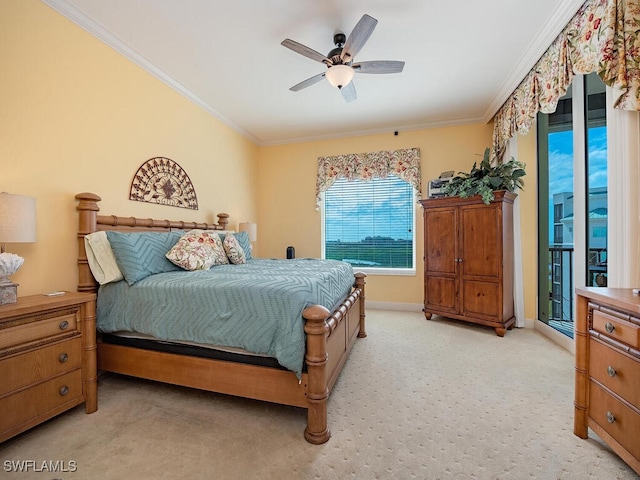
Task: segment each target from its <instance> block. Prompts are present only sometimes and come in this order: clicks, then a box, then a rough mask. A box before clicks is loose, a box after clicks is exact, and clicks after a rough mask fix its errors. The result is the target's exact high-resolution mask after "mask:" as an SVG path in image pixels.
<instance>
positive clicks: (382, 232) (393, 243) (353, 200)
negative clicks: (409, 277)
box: [323, 175, 415, 270]
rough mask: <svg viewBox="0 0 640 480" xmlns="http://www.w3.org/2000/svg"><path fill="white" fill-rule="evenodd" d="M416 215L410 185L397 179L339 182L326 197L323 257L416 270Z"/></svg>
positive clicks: (372, 265)
mask: <svg viewBox="0 0 640 480" xmlns="http://www.w3.org/2000/svg"><path fill="white" fill-rule="evenodd" d="M414 212H415V206H414V189H413V187H412V185H410V184H409V183H408V182H406V181H404V180H402V179H400V178H398V177H396V176H395V175H390V176H388V177H386V178H382V179H380V178H374V179H373V180H369V181H363V180H353V181H347V180H346V179H338V180H336V182H335V183H334V184H333V185H332V186H331V187H330V188H329V189H328V190H327V191H326V192H325V194H324V239H323V240H324V249H323V251H324V258H328V259H334V260H343V261H346V262H349V263H351V264H352V265H354V266H357V267H364V268H373V269H402V270H407V269H409V270H412V269H414V268H415V266H414V262H415V258H414V250H415V249H414V238H415V237H414V221H415V219H414Z"/></svg>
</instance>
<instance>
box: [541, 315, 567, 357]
mask: <svg viewBox="0 0 640 480" xmlns="http://www.w3.org/2000/svg"><path fill="white" fill-rule="evenodd" d="M534 328H535V330H536V332H540V333H541V334H542V335H544V336H545V337H547V338H548V339H549V340H551V341H552V342H553V343H555V344H557V345H559V346H561V347H562V348H564V349H565V350H568V351H569V352H571V353H572V354H573V355H575V354H576V344H575V342H574V341H573V339H572V338H569V337H567V336H566V335H565V334H564V333H560V332H559V331H557V330H556V329H555V328H552V327H550V326H549V325H547V324H546V323H544V322H542V321H540V320H536V321H535V327H534Z"/></svg>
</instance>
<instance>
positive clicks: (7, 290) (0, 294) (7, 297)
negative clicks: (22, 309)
mask: <svg viewBox="0 0 640 480" xmlns="http://www.w3.org/2000/svg"><path fill="white" fill-rule="evenodd" d="M17 301H18V284H17V283H13V282H12V281H10V280H8V279H7V278H0V305H5V304H8V303H16V302H17Z"/></svg>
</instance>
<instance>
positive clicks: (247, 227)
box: [238, 222, 258, 250]
mask: <svg viewBox="0 0 640 480" xmlns="http://www.w3.org/2000/svg"><path fill="white" fill-rule="evenodd" d="M238 230H240V231H241V232H247V236H248V237H249V242H250V245H249V247H250V248H251V249H252V250H253V242H255V241H256V240H257V239H258V225H256V224H255V223H252V222H243V223H239V224H238Z"/></svg>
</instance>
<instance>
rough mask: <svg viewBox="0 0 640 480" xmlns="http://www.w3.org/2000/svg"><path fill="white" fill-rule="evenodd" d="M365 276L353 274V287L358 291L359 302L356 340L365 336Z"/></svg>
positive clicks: (358, 273) (359, 273) (360, 273)
mask: <svg viewBox="0 0 640 480" xmlns="http://www.w3.org/2000/svg"><path fill="white" fill-rule="evenodd" d="M366 276H367V275H366V274H364V273H362V272H357V273H356V274H355V277H356V283H355V287H356V289H360V302H359V307H360V329H359V331H358V338H364V337H366V336H367V332H366V331H365V329H364V318H365V309H364V300H365V297H364V284H365V281H364V279H365V277H366Z"/></svg>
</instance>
